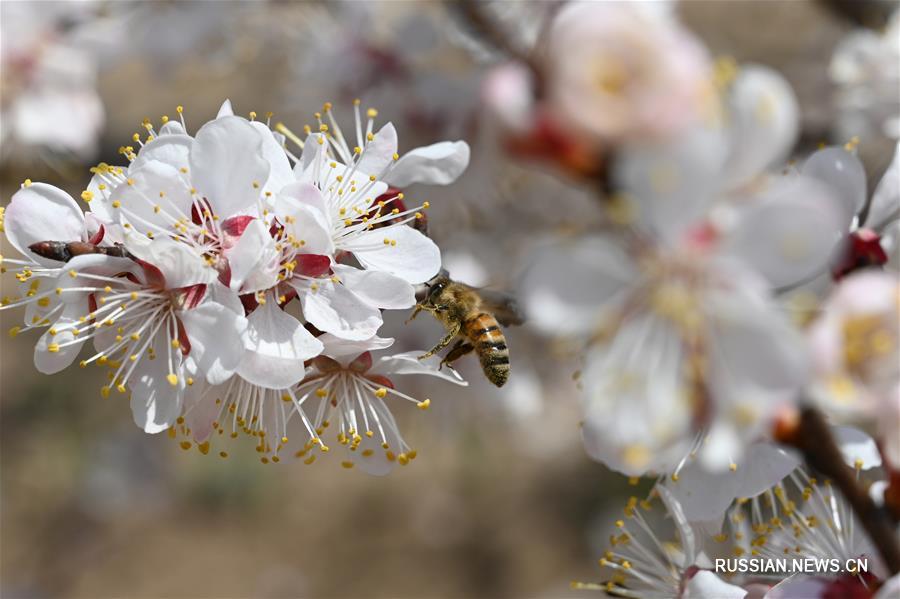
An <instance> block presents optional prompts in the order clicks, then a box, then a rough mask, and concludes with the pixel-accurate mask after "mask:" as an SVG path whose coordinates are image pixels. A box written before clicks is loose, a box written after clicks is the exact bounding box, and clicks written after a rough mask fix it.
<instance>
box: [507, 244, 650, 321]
mask: <svg viewBox="0 0 900 599" xmlns="http://www.w3.org/2000/svg"><path fill="white" fill-rule="evenodd" d="M529 262H530V266H529V268H528V270H527V271H526V272H525V274H524V276H523V277H522V281H521V283H520V284H519V286H518V287H519V290H520V291H519V297H520V298H522V307H523V308H524V310H525V312H526V313H527V314H528V317H529V322H530V324H533V325H535V326H537V327H538V328H540V329H541V330H544V331H546V332H548V333H553V334H559V335H565V334H573V335H581V334H584V333H585V332H586V331H587V330H590V329H592V328H593V327H596V326H598V325H600V324H602V319H603V315H604V311H608V310H610V309H614V308H615V306H616V305H617V303H618V302H617V298H618V297H619V296H621V295H622V294H624V293H627V292H628V290H629V289H630V288H631V282H632V281H633V280H634V278H635V277H636V276H638V275H637V270H636V266H635V265H634V263H633V262H632V260H631V257H630V256H628V254H627V253H626V252H625V251H624V249H623V248H622V246H621V244H619V243H617V242H616V240H615V239H612V238H607V237H593V238H587V239H584V240H582V241H580V242H577V243H573V244H565V245H554V246H549V247H547V246H545V247H543V248H541V249H539V250H538V251H536V252H535V254H534V256H533V257H532V258H531V260H530V261H529ZM573 273H578V275H577V276H576V275H574V274H573Z"/></svg>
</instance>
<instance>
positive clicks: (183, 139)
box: [128, 123, 194, 185]
mask: <svg viewBox="0 0 900 599" xmlns="http://www.w3.org/2000/svg"><path fill="white" fill-rule="evenodd" d="M178 126H179V127H181V124H180V123H179V124H178ZM193 144H194V138H192V137H191V136H190V135H184V131H182V132H181V133H180V134H179V133H172V134H169V135H160V136H159V137H157V138H155V139H153V140H152V141H149V142H147V143H145V144H144V147H143V148H141V149H140V151H139V152H138V155H137V158H135V159H134V161H133V162H132V163H131V164H130V165H129V166H128V173H129V174H131V173H133V172H135V171H137V170H140V169H141V168H143V167H144V166H145V165H146V164H147V163H148V162H162V163H163V164H167V165H169V166H171V167H172V168H174V169H175V171H176V173H177V174H178V177H179V178H180V179H181V180H182V181H183V182H184V183H185V185H189V184H190V162H189V156H190V153H191V146H192V145H193Z"/></svg>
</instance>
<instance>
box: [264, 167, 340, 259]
mask: <svg viewBox="0 0 900 599" xmlns="http://www.w3.org/2000/svg"><path fill="white" fill-rule="evenodd" d="M328 214H329V208H328V205H327V204H326V202H325V199H324V198H323V197H322V194H321V193H320V192H319V190H318V189H317V188H316V187H315V186H313V185H310V184H309V183H300V182H298V183H292V184H290V185H288V186H287V187H285V188H284V189H282V190H281V192H280V193H279V194H278V195H277V196H276V197H275V215H276V216H277V217H278V220H279V222H280V223H281V224H282V225H283V226H284V228H285V230H286V231H287V233H288V234H290V235H293V236H294V237H295V238H296V239H297V242H298V243H302V247H301V249H300V251H302V252H304V253H308V254H320V255H323V256H330V255H331V254H333V253H334V241H333V240H332V238H331V221H330V220H329V218H328Z"/></svg>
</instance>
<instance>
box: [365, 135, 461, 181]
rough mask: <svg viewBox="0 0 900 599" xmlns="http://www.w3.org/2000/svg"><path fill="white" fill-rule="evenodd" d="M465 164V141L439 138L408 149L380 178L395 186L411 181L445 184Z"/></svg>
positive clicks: (453, 178)
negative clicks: (441, 139)
mask: <svg viewBox="0 0 900 599" xmlns="http://www.w3.org/2000/svg"><path fill="white" fill-rule="evenodd" d="M468 165H469V144H467V143H466V142H464V141H452V142H451V141H442V142H440V143H436V144H432V145H430V146H425V147H422V148H416V149H414V150H410V151H409V152H407V153H406V154H404V155H403V156H402V157H401V158H400V160H398V161H397V162H396V164H394V168H392V169H391V170H390V171H389V172H388V173H387V174H386V175H385V176H384V177H383V179H384V182H385V183H388V184H390V185H393V186H395V187H406V186H407V185H412V184H413V183H425V184H427V185H447V184H449V183H453V182H454V181H456V179H457V178H458V177H459V176H460V175H461V174H462V172H463V171H464V170H466V167H467V166H468Z"/></svg>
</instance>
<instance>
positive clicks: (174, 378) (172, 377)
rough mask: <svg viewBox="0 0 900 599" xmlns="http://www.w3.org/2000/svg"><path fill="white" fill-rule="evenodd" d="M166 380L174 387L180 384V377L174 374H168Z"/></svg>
mask: <svg viewBox="0 0 900 599" xmlns="http://www.w3.org/2000/svg"><path fill="white" fill-rule="evenodd" d="M166 380H167V381H169V384H170V385H172V386H173V387H174V386H175V385H177V384H178V377H177V376H176V375H174V374H168V375H167V376H166Z"/></svg>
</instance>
